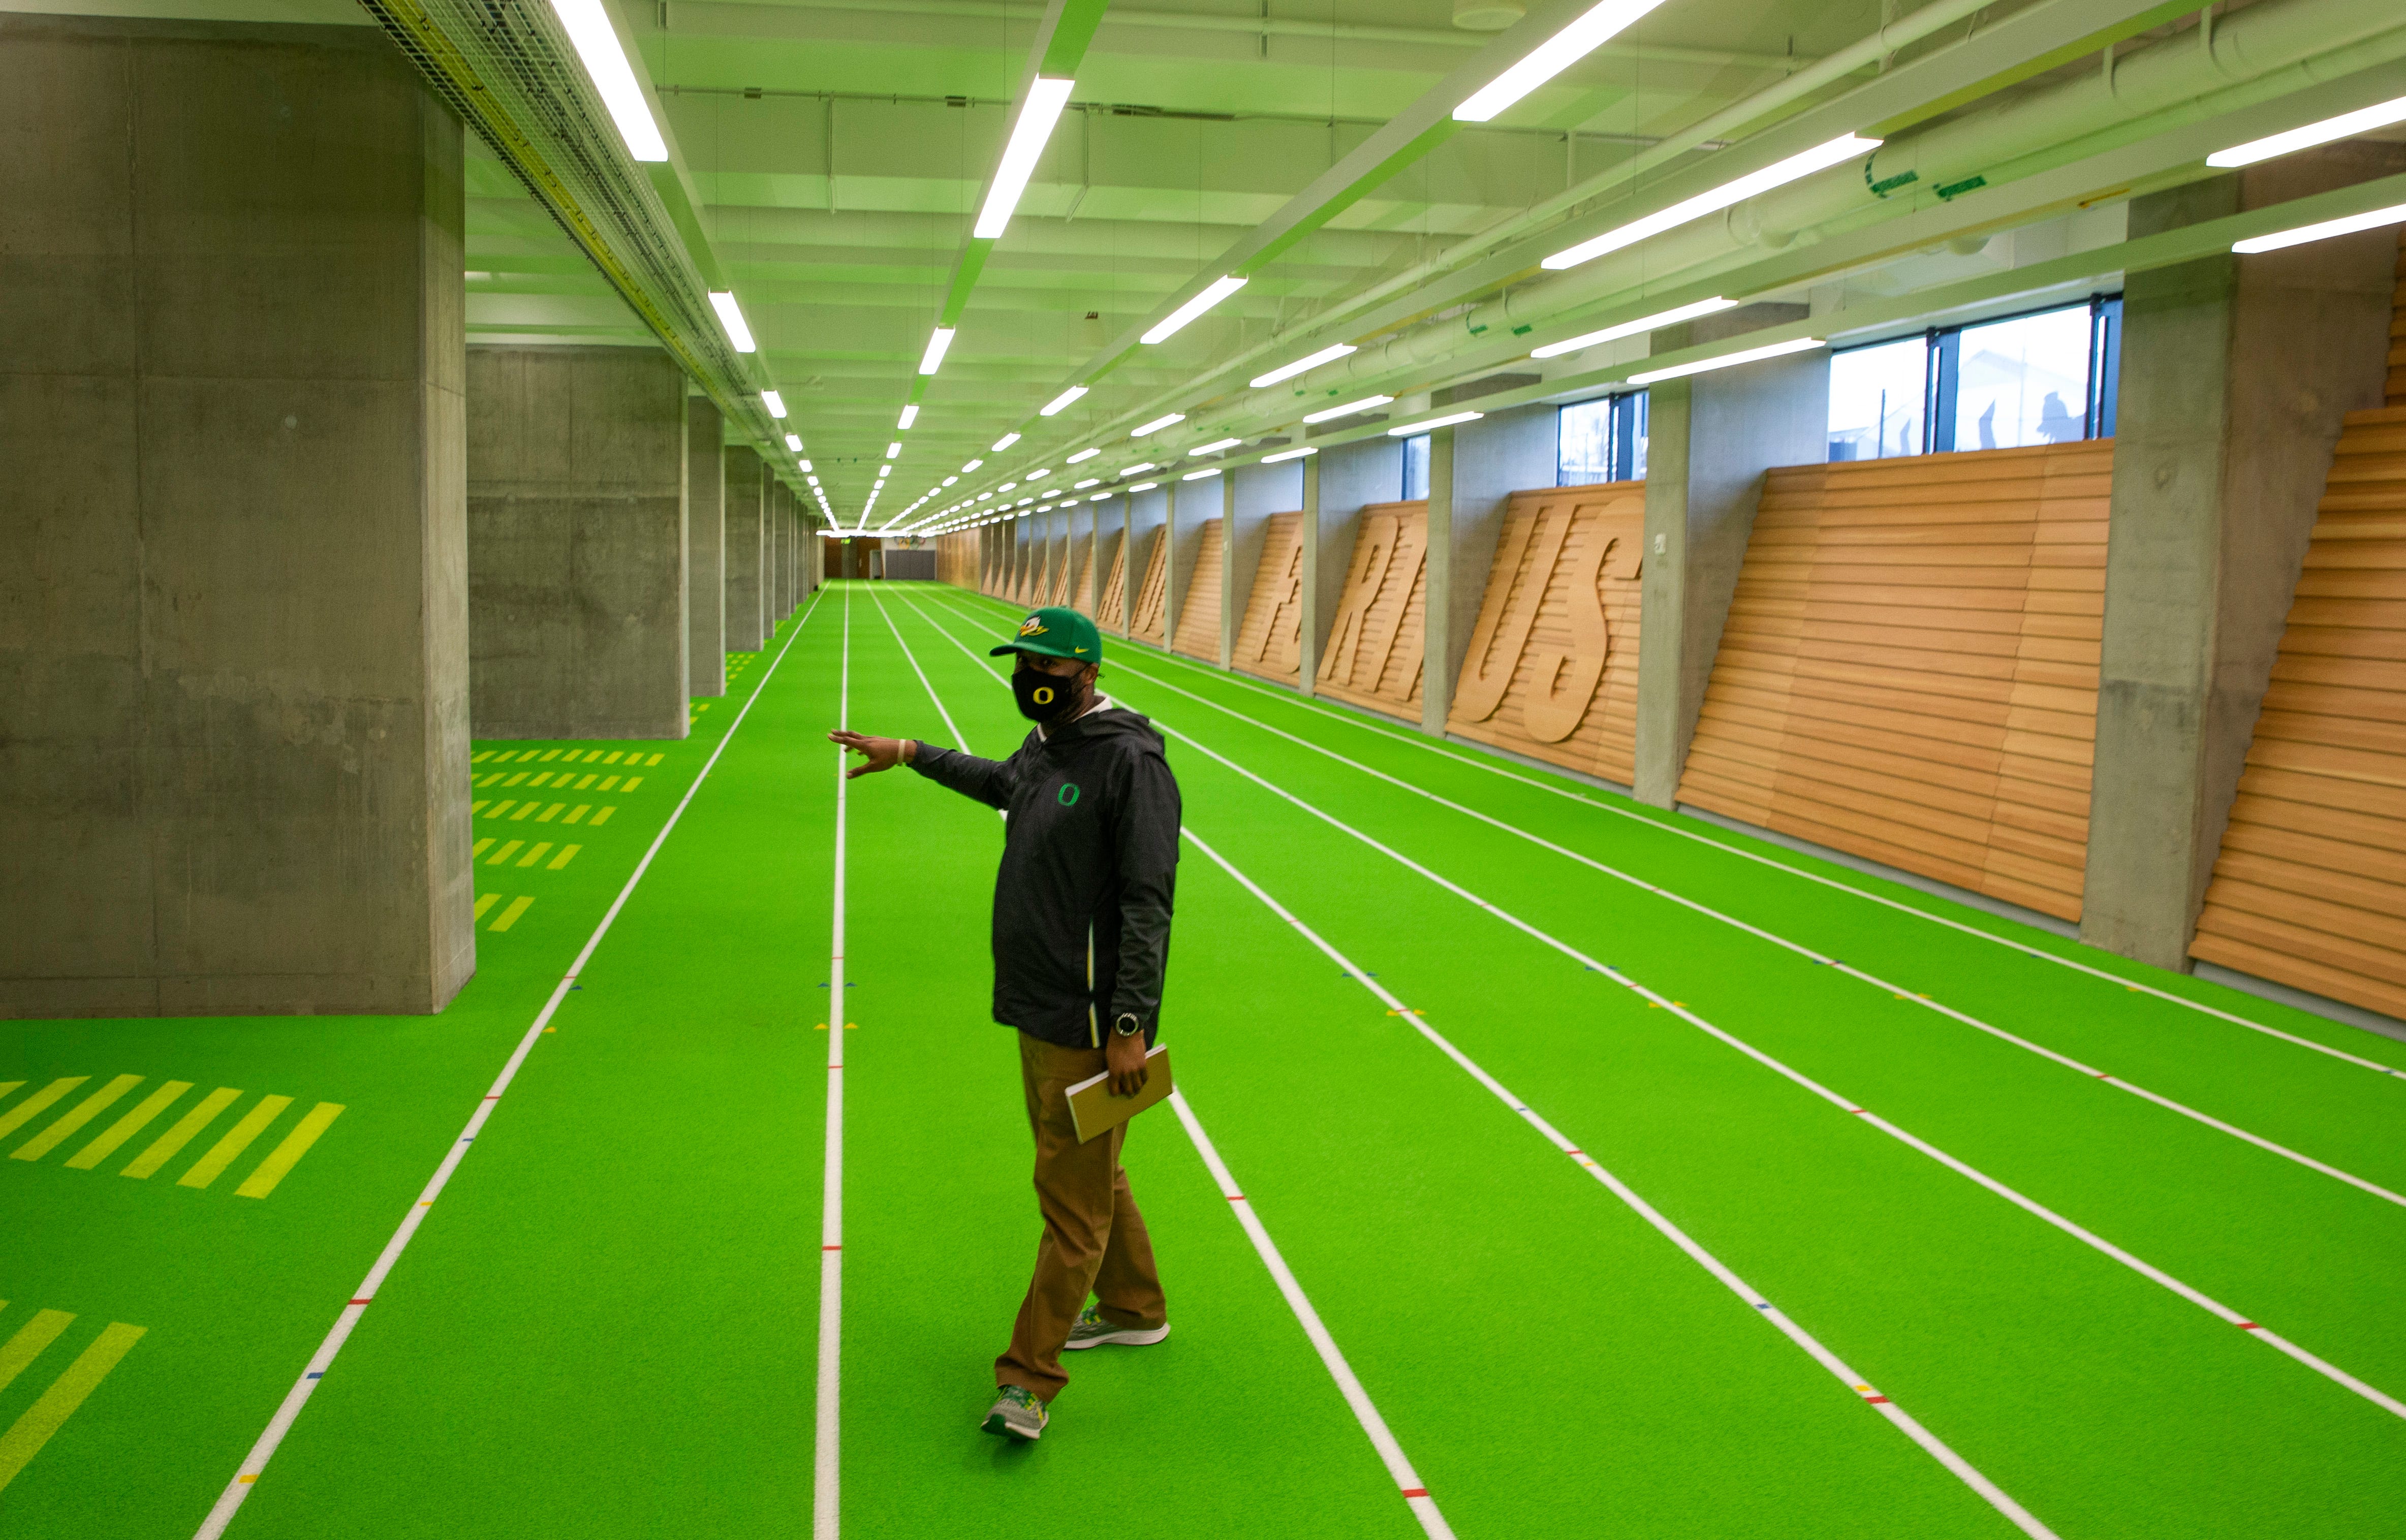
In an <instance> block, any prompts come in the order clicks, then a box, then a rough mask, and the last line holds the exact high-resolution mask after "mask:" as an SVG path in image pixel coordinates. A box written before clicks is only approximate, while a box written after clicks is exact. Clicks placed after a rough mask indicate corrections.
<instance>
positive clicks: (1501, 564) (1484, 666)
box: [1446, 481, 1646, 784]
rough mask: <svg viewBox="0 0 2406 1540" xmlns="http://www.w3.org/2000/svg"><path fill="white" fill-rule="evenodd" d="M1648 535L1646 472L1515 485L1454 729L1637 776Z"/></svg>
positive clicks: (1617, 775) (1557, 760) (1576, 766)
mask: <svg viewBox="0 0 2406 1540" xmlns="http://www.w3.org/2000/svg"><path fill="white" fill-rule="evenodd" d="M1645 539H1646V484H1645V483H1644V482H1638V481H1623V482H1607V483H1604V484H1601V485H1598V486H1592V487H1545V488H1541V489H1539V490H1536V491H1528V492H1515V493H1513V494H1512V498H1511V501H1510V502H1508V503H1507V505H1506V507H1505V513H1504V530H1503V533H1502V535H1501V537H1500V538H1499V539H1498V540H1497V541H1496V545H1495V562H1494V565H1493V567H1492V568H1491V569H1490V570H1489V572H1488V578H1487V597H1486V600H1485V601H1484V602H1483V603H1482V604H1481V606H1480V608H1479V625H1478V629H1475V630H1473V631H1472V632H1471V634H1470V651H1469V654H1468V655H1467V656H1466V657H1465V658H1464V659H1463V664H1462V678H1461V681H1460V682H1459V683H1458V684H1457V685H1455V687H1454V692H1453V705H1452V710H1451V714H1450V715H1449V716H1448V717H1447V718H1446V730H1447V731H1448V732H1455V733H1460V734H1461V735H1463V736H1464V737H1465V738H1475V739H1477V740H1479V742H1485V743H1493V744H1494V745H1496V746H1497V747H1499V748H1506V749H1510V750H1511V751H1512V752H1514V753H1515V754H1525V755H1529V756H1533V757H1536V758H1539V759H1544V760H1548V761H1550V762H1551V763H1553V764H1557V765H1562V766H1564V767H1566V768H1568V769H1571V770H1583V771H1585V772H1586V773H1588V774H1590V775H1598V776H1602V777H1604V778H1605V779H1606V780H1608V781H1617V782H1620V783H1621V784H1628V783H1629V782H1630V781H1631V780H1632V779H1634V778H1635V774H1636V756H1637V609H1638V591H1639V586H1640V585H1639V554H1640V552H1641V550H1642V549H1643V546H1644V544H1645Z"/></svg>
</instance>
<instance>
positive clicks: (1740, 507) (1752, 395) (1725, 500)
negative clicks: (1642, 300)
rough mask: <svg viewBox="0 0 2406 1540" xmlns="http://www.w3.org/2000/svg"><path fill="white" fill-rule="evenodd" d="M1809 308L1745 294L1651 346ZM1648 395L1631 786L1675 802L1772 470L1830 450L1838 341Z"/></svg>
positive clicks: (1774, 320)
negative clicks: (1832, 348)
mask: <svg viewBox="0 0 2406 1540" xmlns="http://www.w3.org/2000/svg"><path fill="white" fill-rule="evenodd" d="M1805 313H1806V307H1805V306H1804V305H1801V304H1749V305H1744V306H1741V307H1739V308H1738V309H1735V310H1730V311H1724V312H1723V313H1721V314H1720V315H1718V316H1709V317H1706V318H1704V319H1703V320H1698V321H1691V322H1689V323H1688V324H1687V325H1684V326H1677V327H1670V328H1667V329H1665V330H1663V331H1661V332H1655V333H1654V335H1653V338H1652V340H1651V345H1650V346H1651V348H1652V351H1653V352H1655V353H1658V354H1659V353H1667V352H1670V351H1672V350H1673V349H1675V348H1680V347H1688V346H1694V345H1695V344H1697V343H1702V342H1707V341H1711V340H1714V339H1717V338H1720V337H1727V336H1734V335H1737V334H1738V333H1740V332H1751V331H1756V330H1759V329H1760V328H1762V327H1765V326H1775V325H1778V324H1780V323H1782V322H1785V321H1790V320H1797V319H1801V318H1803V317H1804V315H1805ZM1651 396H1652V400H1651V402H1650V403H1649V406H1648V418H1649V443H1648V447H1647V465H1646V552H1645V558H1644V559H1645V567H1644V572H1645V578H1644V583H1643V586H1642V587H1643V592H1642V597H1641V599H1640V601H1639V602H1640V606H1641V607H1640V612H1639V619H1638V653H1637V755H1636V758H1637V774H1636V784H1635V787H1634V788H1633V789H1634V790H1635V793H1636V796H1637V799H1638V800H1639V801H1641V802H1650V803H1652V804H1653V805H1654V806H1656V807H1660V808H1667V807H1669V806H1671V805H1672V804H1673V803H1674V802H1675V801H1676V800H1677V797H1678V792H1679V772H1680V770H1681V769H1682V768H1683V767H1684V766H1685V765H1686V764H1687V762H1688V743H1689V742H1690V740H1691V739H1693V738H1694V737H1695V734H1696V716H1697V714H1698V713H1700V712H1701V711H1702V710H1703V709H1704V703H1705V681H1706V680H1708V679H1709V678H1711V676H1712V671H1713V655H1714V654H1715V653H1716V652H1718V651H1719V650H1720V641H1721V626H1722V624H1723V622H1725V621H1726V620H1728V618H1729V607H1730V596H1731V595H1732V594H1733V593H1734V592H1735V591H1736V588H1737V573H1738V568H1739V567H1740V566H1741V565H1743V564H1744V562H1745V560H1746V543H1747V538H1748V536H1749V535H1751V534H1752V533H1753V532H1754V514H1755V509H1756V508H1757V506H1759V505H1760V503H1761V502H1762V478H1763V473H1764V472H1766V471H1768V470H1770V469H1771V468H1772V467H1774V466H1776V465H1811V464H1819V462H1821V461H1822V460H1824V459H1828V458H1829V453H1830V443H1829V434H1830V355H1829V354H1828V353H1827V352H1825V351H1823V350H1821V349H1819V348H1816V349H1814V350H1813V351H1811V352H1809V353H1791V354H1789V355H1788V356H1787V357H1785V358H1778V359H1766V360H1763V361H1762V362H1761V363H1749V364H1741V365H1739V366H1738V367H1737V368H1734V369H1716V370H1713V371H1710V372H1708V373H1706V374H1692V375H1690V376H1689V377H1688V378H1686V379H1678V380H1663V381H1662V382H1660V383H1658V384H1657V385H1655V386H1654V387H1653V389H1652V391H1651ZM1473 602H1474V604H1475V603H1476V600H1474V601H1473ZM1474 613H1475V612H1474Z"/></svg>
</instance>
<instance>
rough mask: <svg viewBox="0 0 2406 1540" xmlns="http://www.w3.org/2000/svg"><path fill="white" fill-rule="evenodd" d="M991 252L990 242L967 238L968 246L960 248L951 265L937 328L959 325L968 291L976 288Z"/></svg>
mask: <svg viewBox="0 0 2406 1540" xmlns="http://www.w3.org/2000/svg"><path fill="white" fill-rule="evenodd" d="M993 252H994V243H993V242H992V241H982V240H979V239H978V238H977V237H975V236H971V237H969V244H967V245H966V246H964V247H961V254H960V256H959V257H958V258H957V259H956V260H955V261H954V263H953V282H952V287H951V289H950V290H947V291H946V292H945V295H944V311H943V314H942V315H941V316H940V317H938V318H937V319H936V324H937V325H938V326H958V325H960V324H961V312H962V311H964V310H967V309H968V308H969V290H972V289H975V288H976V287H977V281H978V275H979V274H981V273H983V272H984V271H985V260H986V258H987V257H989V256H991V255H992V254H993Z"/></svg>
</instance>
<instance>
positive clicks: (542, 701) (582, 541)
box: [468, 347, 688, 738]
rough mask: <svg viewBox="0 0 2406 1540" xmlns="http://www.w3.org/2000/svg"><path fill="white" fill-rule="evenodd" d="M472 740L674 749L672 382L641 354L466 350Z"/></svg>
mask: <svg viewBox="0 0 2406 1540" xmlns="http://www.w3.org/2000/svg"><path fill="white" fill-rule="evenodd" d="M468 401H469V404H470V408H471V409H470V411H469V413H468V643H469V663H468V666H469V675H468V704H469V713H470V715H471V717H472V719H473V721H474V728H475V732H476V736H478V737H480V738H683V737H684V736H685V735H686V685H687V673H688V666H687V660H686V643H687V637H686V614H685V599H686V573H685V542H686V530H685V511H686V509H685V495H686V465H685V454H686V422H685V376H684V374H683V373H682V372H680V371H679V369H678V368H677V365H676V363H675V361H674V360H672V359H671V358H670V357H669V356H668V355H667V354H666V353H663V352H661V351H660V350H659V349H658V348H652V347H472V348H470V349H469V350H468Z"/></svg>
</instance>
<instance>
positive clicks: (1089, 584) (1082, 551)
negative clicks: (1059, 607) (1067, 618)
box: [1062, 540, 1095, 620]
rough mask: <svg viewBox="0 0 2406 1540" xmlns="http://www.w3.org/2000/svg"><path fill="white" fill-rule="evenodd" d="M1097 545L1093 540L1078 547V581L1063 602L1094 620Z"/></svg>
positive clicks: (1072, 585)
mask: <svg viewBox="0 0 2406 1540" xmlns="http://www.w3.org/2000/svg"><path fill="white" fill-rule="evenodd" d="M1094 577H1095V543H1094V542H1093V541H1091V540H1089V541H1087V542H1086V543H1085V544H1083V545H1081V546H1079V547H1078V580H1077V581H1076V582H1074V583H1072V584H1070V585H1069V598H1067V599H1065V600H1062V602H1063V603H1065V604H1067V605H1069V607H1070V608H1071V609H1073V610H1076V611H1077V612H1078V613H1080V614H1081V615H1085V617H1086V618H1087V619H1089V620H1092V619H1094V618H1095V617H1094V615H1093V613H1092V612H1093V609H1094V597H1093V596H1094V592H1095V585H1094Z"/></svg>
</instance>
